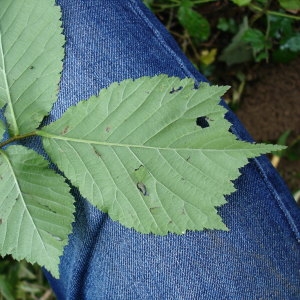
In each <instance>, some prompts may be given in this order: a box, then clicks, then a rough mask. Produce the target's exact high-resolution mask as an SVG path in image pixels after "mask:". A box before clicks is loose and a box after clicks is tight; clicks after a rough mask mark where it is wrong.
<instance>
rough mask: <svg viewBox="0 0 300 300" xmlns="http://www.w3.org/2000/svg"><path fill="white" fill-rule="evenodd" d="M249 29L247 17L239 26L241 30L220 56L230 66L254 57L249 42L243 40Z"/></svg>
mask: <svg viewBox="0 0 300 300" xmlns="http://www.w3.org/2000/svg"><path fill="white" fill-rule="evenodd" d="M248 29H249V25H248V19H247V17H245V18H244V19H243V22H242V23H241V24H240V26H239V31H238V32H237V34H236V35H235V36H234V37H233V39H232V41H231V43H230V44H229V45H228V46H227V47H226V48H225V49H224V50H223V51H222V54H221V55H220V57H219V60H220V61H224V62H226V64H227V65H228V66H231V65H234V64H239V63H243V62H247V61H250V60H251V59H252V51H251V49H250V47H249V45H248V43H246V42H245V41H243V35H244V33H245V32H246V31H247V30H248Z"/></svg>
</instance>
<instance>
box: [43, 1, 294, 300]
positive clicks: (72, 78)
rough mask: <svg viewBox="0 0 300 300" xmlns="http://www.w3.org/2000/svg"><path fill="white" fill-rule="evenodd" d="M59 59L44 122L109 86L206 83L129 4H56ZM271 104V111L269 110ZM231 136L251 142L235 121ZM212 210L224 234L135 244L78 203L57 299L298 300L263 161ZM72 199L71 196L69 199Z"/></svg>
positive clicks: (290, 241)
mask: <svg viewBox="0 0 300 300" xmlns="http://www.w3.org/2000/svg"><path fill="white" fill-rule="evenodd" d="M58 4H60V5H61V7H62V12H63V26H64V33H65V35H66V40H67V43H66V58H65V61H64V70H63V74H62V81H61V87H60V94H59V99H58V102H57V103H56V104H55V105H54V108H53V111H52V113H51V115H50V117H49V119H48V122H50V121H53V120H55V119H57V118H59V117H60V116H61V115H62V113H63V112H64V111H65V110H66V109H67V107H69V106H70V105H73V104H76V103H77V102H78V101H80V100H82V99H86V98H88V97H89V96H91V95H93V94H97V93H98V92H99V90H100V89H101V88H103V87H107V86H108V85H109V84H110V83H112V82H114V81H121V80H123V79H127V78H137V77H140V76H144V75H151V76H153V75H157V74H161V73H165V74H169V75H174V76H179V77H191V78H194V79H195V80H197V81H202V80H205V78H204V77H203V76H202V75H201V74H199V73H198V72H197V71H196V70H195V69H194V67H193V66H192V65H191V63H190V62H189V61H188V60H187V58H186V57H185V56H184V55H183V54H182V53H181V51H180V50H179V48H178V46H177V44H176V43H175V42H174V40H173V39H172V38H171V37H170V35H169V34H168V33H167V32H166V30H165V29H164V27H163V26H162V25H161V24H160V23H159V22H158V20H157V19H156V18H155V17H154V16H153V15H152V13H151V12H149V11H148V10H147V9H146V8H145V7H144V6H143V4H142V3H141V1H138V0H59V1H58ZM270 105H271V103H270ZM227 118H228V119H229V120H230V121H231V122H232V123H233V124H234V125H233V129H232V130H233V131H234V133H235V134H236V135H237V136H238V137H239V138H242V139H245V140H251V137H250V136H249V135H248V133H247V132H246V130H245V129H244V128H243V126H242V125H241V124H240V123H239V121H238V120H237V118H236V116H235V115H234V114H233V113H231V112H229V113H228V115H227ZM241 172H242V175H241V176H240V177H239V179H237V180H236V181H235V186H236V188H238V190H237V192H235V193H233V194H232V195H231V196H229V197H227V200H228V204H225V205H224V206H222V207H221V208H220V209H219V210H218V211H219V213H220V214H221V215H222V217H223V219H224V222H225V223H226V224H227V226H228V227H229V228H230V231H229V232H222V231H203V232H188V233H187V234H185V235H181V236H178V235H174V234H169V235H167V236H164V237H161V236H154V235H151V234H150V235H143V234H139V233H137V232H135V231H134V230H131V229H127V228H125V227H123V226H121V225H120V224H119V223H118V222H113V221H112V220H111V219H110V218H109V217H108V216H107V214H104V213H101V212H99V211H98V210H97V209H95V208H94V207H93V206H91V205H89V204H88V203H87V201H86V200H84V199H82V198H80V197H77V202H76V205H77V213H76V222H75V224H74V231H73V233H72V235H71V236H70V242H69V245H68V246H67V247H66V248H65V251H64V255H63V256H62V257H61V264H60V276H61V278H60V279H59V280H56V279H53V278H52V277H51V275H49V274H48V273H47V277H48V279H49V281H50V284H51V285H52V287H53V289H54V292H55V293H56V295H57V298H58V299H68V300H79V299H80V300H81V299H88V300H95V299H123V300H126V299H133V300H136V299H300V245H299V240H300V234H299V231H300V230H299V228H300V214H299V208H298V207H297V206H296V204H295V201H294V199H293V198H292V196H291V195H290V193H289V191H288V190H287V188H286V186H285V184H284V183H283V182H282V180H281V178H280V177H279V175H278V174H277V172H276V171H275V170H274V169H273V168H272V166H271V165H270V163H269V162H268V161H267V159H266V158H265V157H260V158H258V159H255V160H251V163H250V164H248V165H247V166H246V167H244V168H243V169H242V170H241ZM75 193H76V192H75Z"/></svg>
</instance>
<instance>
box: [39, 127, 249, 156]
mask: <svg viewBox="0 0 300 300" xmlns="http://www.w3.org/2000/svg"><path fill="white" fill-rule="evenodd" d="M36 135H38V136H41V137H42V138H46V139H50V140H51V139H54V140H62V141H67V142H75V143H82V144H89V145H100V146H107V147H124V148H140V149H152V150H153V149H154V150H169V151H181V150H188V151H203V152H204V151H205V152H220V151H226V152H229V151H230V152H240V151H247V150H248V151H253V147H249V148H226V149H215V148H189V147H186V148H176V147H174V148H169V147H156V146H146V145H135V144H120V143H113V142H104V141H95V140H86V139H78V138H72V137H66V136H61V135H56V134H53V133H49V132H47V131H44V130H37V131H36ZM237 141H238V140H237ZM239 142H241V143H243V141H239Z"/></svg>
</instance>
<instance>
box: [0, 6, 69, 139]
mask: <svg viewBox="0 0 300 300" xmlns="http://www.w3.org/2000/svg"><path fill="white" fill-rule="evenodd" d="M54 4H55V1H54V0H31V1H27V0H18V1H11V0H1V1H0V108H2V107H4V106H5V105H6V110H5V117H6V119H7V122H8V124H9V132H10V135H11V136H15V135H18V134H24V133H28V132H30V131H33V130H35V129H36V128H37V127H38V126H39V124H40V122H41V121H42V119H43V118H44V116H45V115H47V114H48V113H49V111H50V109H51V107H52V105H53V103H54V102H55V101H56V95H57V92H58V83H59V80H60V72H61V70H62V59H63V57H64V49H63V47H62V46H63V45H64V37H63V35H62V34H61V32H62V28H61V21H60V17H61V12H60V9H59V7H57V6H54Z"/></svg>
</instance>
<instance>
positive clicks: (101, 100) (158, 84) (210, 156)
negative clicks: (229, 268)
mask: <svg viewBox="0 0 300 300" xmlns="http://www.w3.org/2000/svg"><path fill="white" fill-rule="evenodd" d="M226 90H227V87H218V86H209V85H208V84H206V83H201V84H200V87H199V89H194V81H193V80H192V79H184V80H180V79H179V78H174V77H172V78H168V77H167V76H164V75H160V76H157V77H153V78H149V77H143V78H140V79H137V80H135V81H132V80H126V81H123V82H121V83H120V84H117V83H114V84H112V85H111V86H110V87H109V88H107V89H103V90H102V91H101V92H100V94H99V96H98V97H92V98H90V99H89V100H88V101H83V102H81V103H79V104H78V105H77V106H76V107H72V108H70V109H69V110H68V111H67V112H66V113H65V114H64V115H63V117H62V118H61V119H60V120H57V121H56V122H54V123H52V124H50V125H49V126H47V127H45V128H43V129H42V130H40V131H38V135H40V136H42V137H43V144H44V147H45V149H46V151H47V153H48V154H49V155H50V157H51V159H52V161H53V162H54V163H56V164H57V166H58V167H59V168H60V169H61V170H62V171H63V172H64V173H65V175H66V176H67V177H68V178H69V179H70V180H71V182H72V184H73V185H75V186H76V187H78V188H79V190H80V192H81V194H82V195H83V196H84V197H86V198H87V199H88V200H89V201H90V202H91V203H92V204H94V205H95V206H97V207H98V208H99V209H101V210H102V211H104V212H108V214H109V215H110V217H111V218H112V219H113V220H119V221H120V222H121V223H122V224H123V225H125V226H127V227H129V228H131V227H133V228H135V229H136V230H138V231H140V232H142V233H150V232H153V233H156V234H160V235H164V234H167V233H168V232H174V233H178V234H182V233H184V232H185V231H186V230H203V229H205V228H207V229H222V230H226V226H225V225H224V224H223V223H222V220H221V217H220V216H219V215H218V214H217V210H216V207H217V206H220V205H222V204H224V203H226V201H225V198H224V195H229V194H230V193H232V192H233V191H234V190H235V188H234V186H233V183H232V180H234V179H236V178H237V177H238V176H239V174H240V173H239V168H241V167H242V166H244V165H245V164H246V163H247V158H250V157H255V156H258V155H260V154H261V153H265V152H269V151H273V150H274V151H275V150H279V149H281V147H280V146H272V145H254V144H249V143H245V142H242V141H238V140H236V137H235V136H234V135H232V134H231V133H230V132H229V131H228V130H229V127H230V123H229V122H228V121H226V120H225V119H224V114H225V112H226V110H225V108H223V107H222V106H220V105H219V102H220V96H221V95H223V93H224V92H225V91H226ZM197 117H201V118H200V119H198V121H199V122H198V123H199V124H201V123H202V124H205V126H203V128H201V127H200V126H198V125H197V124H196V120H197ZM207 125H209V126H207Z"/></svg>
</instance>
